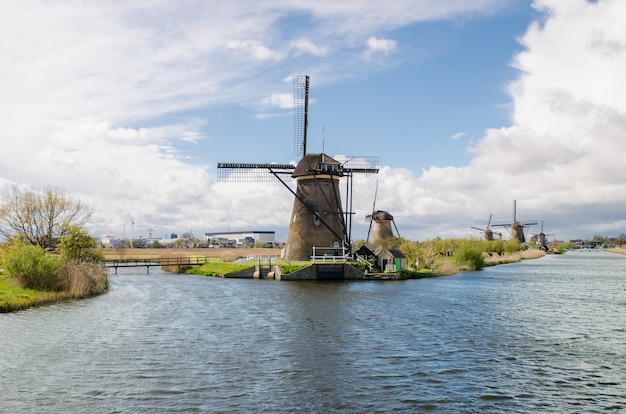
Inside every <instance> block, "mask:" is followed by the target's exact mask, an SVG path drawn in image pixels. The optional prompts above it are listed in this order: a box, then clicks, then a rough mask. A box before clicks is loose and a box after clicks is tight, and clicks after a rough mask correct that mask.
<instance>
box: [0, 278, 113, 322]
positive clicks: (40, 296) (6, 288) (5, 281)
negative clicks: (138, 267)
mask: <svg viewBox="0 0 626 414" xmlns="http://www.w3.org/2000/svg"><path fill="white" fill-rule="evenodd" d="M92 270H93V269H92ZM84 272H89V273H87V274H85V273H84ZM71 273H72V274H71V275H68V278H67V279H66V280H65V283H66V286H65V289H64V290H37V289H29V288H25V287H22V286H20V284H19V282H18V281H17V280H16V279H14V278H11V277H9V276H8V275H6V274H0V313H5V312H15V311H19V310H24V309H28V308H32V307H36V306H42V305H49V304H52V303H58V302H62V301H66V300H71V299H85V298H89V297H92V296H96V295H99V294H101V293H104V292H106V291H107V290H108V287H109V285H108V280H107V277H106V274H104V273H102V272H101V271H99V270H96V271H95V273H94V272H90V271H89V270H86V269H84V268H83V269H75V271H71Z"/></svg>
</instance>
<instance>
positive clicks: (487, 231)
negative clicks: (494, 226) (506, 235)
mask: <svg viewBox="0 0 626 414" xmlns="http://www.w3.org/2000/svg"><path fill="white" fill-rule="evenodd" d="M492 216H493V214H490V215H489V221H488V222H487V227H485V228H484V229H481V228H480V227H472V228H473V229H475V230H478V231H480V232H481V234H482V235H483V237H484V238H485V240H493V235H494V232H493V230H491V229H490V228H489V226H491V217H492ZM495 234H497V235H498V237H499V238H500V239H502V233H500V232H498V233H495Z"/></svg>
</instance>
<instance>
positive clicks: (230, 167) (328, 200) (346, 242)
mask: <svg viewBox="0 0 626 414" xmlns="http://www.w3.org/2000/svg"><path fill="white" fill-rule="evenodd" d="M293 97H294V152H295V154H296V155H298V156H299V157H300V161H299V162H298V163H297V164H296V165H293V164H273V163H271V164H268V163H265V164H262V163H261V164H257V163H223V162H222V163H218V165H217V168H218V181H231V182H232V181H235V182H242V181H245V182H250V181H253V182H261V181H279V182H281V183H282V184H283V185H284V186H285V187H286V188H287V189H288V190H289V191H290V192H291V194H292V195H293V196H294V202H293V210H292V213H291V220H290V222H289V231H288V233H287V242H286V246H285V258H286V259H289V260H302V261H306V260H310V259H311V256H312V255H313V252H314V248H318V249H330V250H331V251H332V253H333V255H335V256H337V255H340V254H350V253H351V248H352V243H351V239H350V238H351V236H350V233H351V226H352V212H351V209H352V191H353V188H352V187H353V186H352V177H353V175H354V174H368V173H369V174H376V173H378V169H379V163H378V157H371V156H365V157H363V156H345V155H342V156H334V157H330V156H328V155H326V154H324V153H323V152H322V153H308V152H307V129H308V113H309V77H308V76H296V77H294V80H293ZM341 178H345V179H346V190H345V193H346V207H345V209H344V207H343V206H342V202H341V191H340V187H339V185H340V179H341ZM293 180H295V181H296V190H295V191H294V190H293V189H292V188H291V187H290V186H289V185H288V184H287V182H288V181H293Z"/></svg>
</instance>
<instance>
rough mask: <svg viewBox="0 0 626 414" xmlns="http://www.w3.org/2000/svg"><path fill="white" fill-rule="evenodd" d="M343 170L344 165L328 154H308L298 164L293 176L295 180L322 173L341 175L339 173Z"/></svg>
mask: <svg viewBox="0 0 626 414" xmlns="http://www.w3.org/2000/svg"><path fill="white" fill-rule="evenodd" d="M342 170H343V166H342V164H341V163H340V162H339V161H337V160H335V159H334V158H331V157H329V156H328V155H326V154H307V155H305V156H304V157H302V159H301V160H300V162H298V165H296V169H295V170H294V171H293V174H292V175H291V176H292V177H294V178H295V177H304V176H307V175H315V174H320V173H322V174H323V173H326V174H333V175H341V174H339V172H341V171H342Z"/></svg>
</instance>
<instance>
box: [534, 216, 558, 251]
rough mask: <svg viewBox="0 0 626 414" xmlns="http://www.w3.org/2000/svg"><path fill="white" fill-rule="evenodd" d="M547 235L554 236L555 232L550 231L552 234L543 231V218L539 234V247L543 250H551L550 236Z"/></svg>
mask: <svg viewBox="0 0 626 414" xmlns="http://www.w3.org/2000/svg"><path fill="white" fill-rule="evenodd" d="M547 236H554V234H552V233H550V234H545V233H544V232H543V220H542V221H541V227H539V234H538V235H537V242H536V243H537V246H539V248H540V249H541V250H543V251H546V252H547V251H548V250H550V248H549V246H548V238H547Z"/></svg>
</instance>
